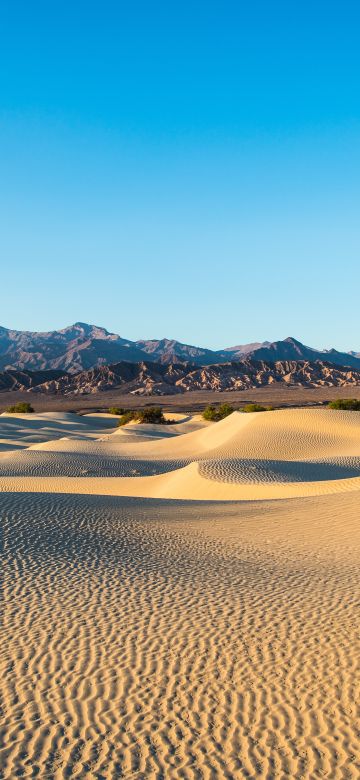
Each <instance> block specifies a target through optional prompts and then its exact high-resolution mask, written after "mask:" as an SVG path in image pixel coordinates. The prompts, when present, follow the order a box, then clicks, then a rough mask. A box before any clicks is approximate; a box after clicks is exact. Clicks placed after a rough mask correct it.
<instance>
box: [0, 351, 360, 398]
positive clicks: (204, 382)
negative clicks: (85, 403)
mask: <svg viewBox="0 0 360 780" xmlns="http://www.w3.org/2000/svg"><path fill="white" fill-rule="evenodd" d="M274 384H279V385H283V386H286V385H287V386H301V387H309V388H315V387H343V386H354V387H356V386H360V370H356V369H351V368H348V367H339V366H333V365H331V364H330V363H328V362H324V361H315V362H309V361H296V360H283V361H276V362H266V361H264V360H253V359H249V358H246V359H245V360H243V361H238V362H228V363H224V364H216V365H211V366H196V365H194V364H181V363H170V364H164V363H152V362H151V361H141V362H139V363H130V362H127V361H122V362H120V363H115V364H113V365H109V366H99V367H96V368H91V369H89V370H88V371H79V372H78V373H76V374H70V373H61V372H59V371H48V372H31V371H23V372H20V371H18V372H16V371H5V372H2V373H0V390H3V391H4V390H11V389H12V390H18V391H26V392H30V393H46V394H59V395H66V396H67V395H88V394H92V393H94V394H95V393H99V392H106V391H107V390H115V389H118V390H119V392H121V393H125V394H127V393H131V394H133V395H172V394H178V393H187V392H191V391H193V390H207V391H214V392H223V391H225V390H226V391H235V390H248V389H251V388H256V387H264V386H269V385H274Z"/></svg>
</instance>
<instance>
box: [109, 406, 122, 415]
mask: <svg viewBox="0 0 360 780" xmlns="http://www.w3.org/2000/svg"><path fill="white" fill-rule="evenodd" d="M108 412H109V414H116V415H118V416H119V417H120V416H121V415H122V414H125V409H122V408H121V407H120V406H110V408H109V409H108Z"/></svg>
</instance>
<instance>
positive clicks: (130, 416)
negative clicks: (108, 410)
mask: <svg viewBox="0 0 360 780" xmlns="http://www.w3.org/2000/svg"><path fill="white" fill-rule="evenodd" d="M135 419H136V412H134V411H131V409H128V411H127V412H124V414H122V415H121V416H120V417H119V422H118V426H121V425H126V424H127V423H129V422H131V420H135Z"/></svg>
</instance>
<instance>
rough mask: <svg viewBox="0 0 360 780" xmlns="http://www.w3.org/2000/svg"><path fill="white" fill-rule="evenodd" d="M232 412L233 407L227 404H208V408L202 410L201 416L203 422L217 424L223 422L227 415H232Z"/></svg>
mask: <svg viewBox="0 0 360 780" xmlns="http://www.w3.org/2000/svg"><path fill="white" fill-rule="evenodd" d="M233 411H234V409H233V407H232V406H230V404H227V403H224V404H220V406H213V405H212V404H209V406H207V407H206V409H204V411H203V414H202V416H203V418H204V420H211V421H212V422H218V421H219V420H224V418H225V417H228V416H229V414H232V413H233Z"/></svg>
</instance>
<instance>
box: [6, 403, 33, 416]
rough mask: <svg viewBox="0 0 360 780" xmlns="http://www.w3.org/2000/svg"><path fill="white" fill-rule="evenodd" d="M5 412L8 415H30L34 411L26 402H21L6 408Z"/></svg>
mask: <svg viewBox="0 0 360 780" xmlns="http://www.w3.org/2000/svg"><path fill="white" fill-rule="evenodd" d="M6 411H7V412H9V413H10V414H31V413H32V412H33V411H34V409H33V408H32V406H31V405H30V404H28V403H27V402H26V401H21V402H20V403H18V404H14V406H8V408H7V410H6Z"/></svg>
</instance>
